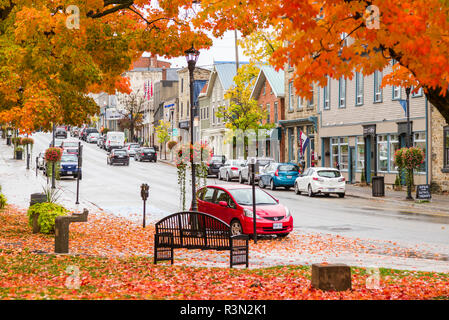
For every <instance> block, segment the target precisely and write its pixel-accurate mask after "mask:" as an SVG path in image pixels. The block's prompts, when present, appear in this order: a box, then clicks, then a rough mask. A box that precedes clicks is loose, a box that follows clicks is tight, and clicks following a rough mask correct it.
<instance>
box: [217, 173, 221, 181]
mask: <svg viewBox="0 0 449 320" xmlns="http://www.w3.org/2000/svg"><path fill="white" fill-rule="evenodd" d="M217 179H218V180H221V173H220V171H218V174H217Z"/></svg>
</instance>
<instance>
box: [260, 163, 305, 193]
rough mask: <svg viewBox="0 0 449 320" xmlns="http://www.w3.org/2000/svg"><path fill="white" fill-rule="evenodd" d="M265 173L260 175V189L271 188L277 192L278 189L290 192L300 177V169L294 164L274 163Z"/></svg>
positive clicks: (265, 169) (268, 166) (267, 167)
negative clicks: (282, 188)
mask: <svg viewBox="0 0 449 320" xmlns="http://www.w3.org/2000/svg"><path fill="white" fill-rule="evenodd" d="M263 171H264V172H263V173H260V174H259V187H260V188H265V186H270V189H271V190H276V188H277V187H284V188H285V189H287V190H289V189H290V188H291V187H293V186H294V185H295V181H296V178H298V176H299V167H298V166H297V165H295V164H292V163H278V162H272V163H270V164H269V165H267V166H266V167H265V168H264V170H263Z"/></svg>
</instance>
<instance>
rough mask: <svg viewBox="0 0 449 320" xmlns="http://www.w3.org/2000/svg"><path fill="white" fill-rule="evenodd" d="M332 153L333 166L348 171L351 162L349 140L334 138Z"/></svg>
mask: <svg viewBox="0 0 449 320" xmlns="http://www.w3.org/2000/svg"><path fill="white" fill-rule="evenodd" d="M331 148H332V149H331V151H332V166H333V167H334V168H337V167H338V165H339V167H340V170H348V165H349V163H348V160H349V148H348V138H347V137H345V138H332V140H331Z"/></svg>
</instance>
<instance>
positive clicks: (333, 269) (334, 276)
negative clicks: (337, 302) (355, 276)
mask: <svg viewBox="0 0 449 320" xmlns="http://www.w3.org/2000/svg"><path fill="white" fill-rule="evenodd" d="M312 287H314V288H317V289H320V290H325V291H330V290H334V291H345V290H350V289H351V268H350V267H349V266H347V265H345V264H341V263H337V264H325V263H316V264H313V265H312Z"/></svg>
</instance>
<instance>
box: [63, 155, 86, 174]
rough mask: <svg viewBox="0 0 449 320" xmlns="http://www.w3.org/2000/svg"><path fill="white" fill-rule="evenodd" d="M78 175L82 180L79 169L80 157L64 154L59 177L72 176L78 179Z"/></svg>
mask: <svg viewBox="0 0 449 320" xmlns="http://www.w3.org/2000/svg"><path fill="white" fill-rule="evenodd" d="M78 174H79V176H80V177H79V178H80V180H81V179H82V172H81V169H80V168H78V157H77V156H76V155H74V154H69V153H63V154H62V156H61V161H60V169H59V175H60V176H61V177H66V176H72V177H74V178H77V176H78Z"/></svg>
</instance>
